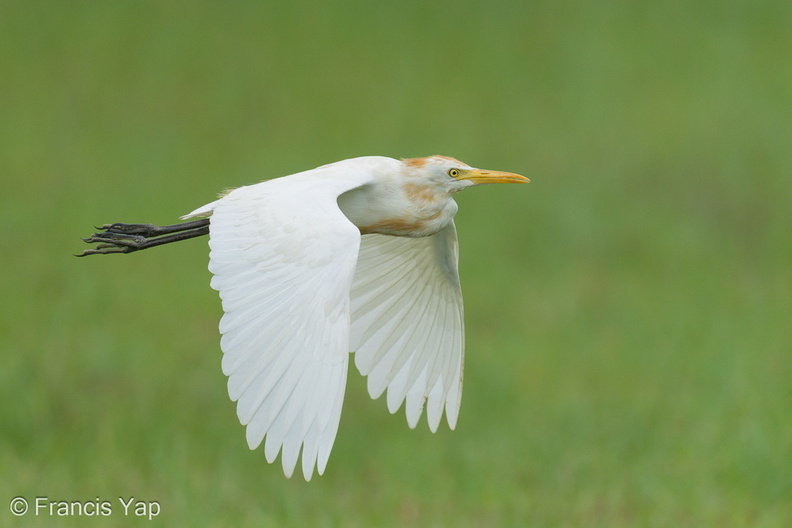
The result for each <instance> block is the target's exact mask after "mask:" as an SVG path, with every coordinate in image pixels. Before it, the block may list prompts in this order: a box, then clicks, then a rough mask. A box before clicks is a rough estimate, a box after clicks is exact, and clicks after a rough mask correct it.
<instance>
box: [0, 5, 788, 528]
mask: <svg viewBox="0 0 792 528" xmlns="http://www.w3.org/2000/svg"><path fill="white" fill-rule="evenodd" d="M790 27H792V3H790V2H789V1H788V0H778V1H772V0H768V1H754V0H733V1H729V2H722V1H701V2H688V1H681V0H680V1H674V0H672V1H668V2H640V1H637V0H633V1H628V0H611V1H605V2H586V1H582V0H578V1H575V0H570V1H567V2H554V1H551V0H539V1H534V2H515V1H508V2H507V1H500V0H486V1H483V0H482V1H464V2H460V1H453V2H452V1H445V2H432V3H426V2H418V1H403V2H363V1H352V0H342V1H338V2H299V1H298V2H253V1H238V2H237V1H235V2H208V1H201V2H187V1H121V0H104V1H102V2H89V1H71V2H54V1H53V2H44V1H9V0H3V1H0V177H1V178H2V183H3V186H2V187H3V190H2V193H0V202H1V203H0V221H1V223H2V226H3V234H2V236H0V261H1V262H2V274H1V275H0V287H1V288H2V290H1V292H0V293H1V294H2V295H1V296H0V354H1V356H0V357H1V358H2V366H3V367H2V369H0V401H2V404H0V405H2V409H0V472H2V475H1V476H2V479H1V480H0V503H2V504H1V505H0V506H2V511H0V524H2V525H4V526H24V527H31V526H51V525H56V526H85V525H86V523H87V524H88V525H107V526H110V525H114V526H124V525H129V526H140V525H143V523H148V521H146V520H141V519H138V518H135V517H128V518H125V517H124V516H123V510H122V508H121V507H120V505H118V504H114V506H113V515H111V516H110V517H105V518H100V519H97V520H95V521H93V520H92V521H90V522H89V521H87V520H86V518H85V517H82V518H80V517H72V518H57V517H56V518H53V517H49V516H44V515H39V516H36V515H34V513H32V512H31V513H28V514H27V515H26V516H23V517H19V518H17V517H14V516H12V515H11V513H10V512H9V509H8V503H9V501H10V500H11V499H12V498H13V497H15V496H17V495H21V496H24V497H26V498H28V499H29V500H33V498H34V497H35V496H42V497H47V498H48V499H50V500H69V501H71V500H81V501H93V500H94V499H96V498H98V499H99V500H111V501H113V502H114V503H115V502H116V501H117V497H119V496H121V497H124V498H128V497H130V496H134V497H136V498H137V499H140V500H145V501H149V500H156V501H159V503H160V504H161V513H160V516H159V517H158V518H157V519H156V520H155V521H153V522H151V523H148V524H145V525H147V526H175V525H182V526H186V525H192V526H422V527H423V526H477V527H482V526H493V527H500V526H570V527H588V526H592V527H593V526H602V527H613V526H616V527H619V526H675V527H679V526H689V527H702V526H717V527H731V526H734V527H745V526H762V527H764V526H779V527H781V526H785V527H786V526H790V525H792V471H790V465H791V464H792V366H791V365H792V361H790V355H791V353H792V324H790V323H792V321H791V320H790V319H791V318H792V317H791V316H792V240H791V238H792V237H791V236H790V235H791V234H792V229H790V226H791V225H792V185H790V175H791V174H792V142H791V141H790V139H792V95H791V94H792V90H790V86H792V53H791V52H790V50H792V31H790ZM435 153H438V154H445V155H450V156H455V157H458V158H460V159H462V160H464V161H466V162H467V163H469V164H471V165H474V166H480V167H485V168H491V169H500V170H508V171H512V172H518V173H522V174H525V175H526V176H529V177H530V178H532V180H533V183H532V184H531V185H530V186H524V187H519V188H517V187H506V186H504V187H503V188H498V187H497V186H495V187H486V188H480V189H474V190H471V191H467V192H465V193H462V194H461V195H459V198H458V201H459V203H460V213H459V214H458V216H457V225H458V227H459V232H460V244H461V274H462V280H463V287H464V290H465V299H466V320H467V358H466V373H465V390H464V395H463V404H462V411H461V415H460V420H459V425H458V428H457V430H456V431H454V432H450V431H448V429H447V427H445V426H442V427H441V431H439V432H438V433H437V434H435V435H433V434H431V433H430V432H429V431H428V427H426V424H425V421H422V423H421V424H420V425H419V427H418V429H417V430H415V431H411V430H409V429H408V427H407V425H406V420H405V419H404V416H403V412H400V413H399V414H397V415H395V416H392V415H390V414H388V412H387V410H386V407H385V403H384V401H382V400H377V401H371V400H370V399H369V397H368V396H367V394H366V391H365V380H364V379H363V378H361V377H360V376H359V374H358V373H357V372H356V371H355V370H351V371H350V380H349V387H348V391H347V397H346V402H345V408H344V413H343V415H342V419H341V427H340V431H339V435H338V438H337V440H336V443H335V448H334V452H333V454H332V456H331V458H330V463H329V466H328V469H327V472H326V474H325V475H324V476H323V477H321V478H315V479H314V480H313V481H312V482H310V483H305V482H303V481H302V480H301V479H300V478H299V477H295V478H292V479H291V480H287V479H285V478H284V477H283V475H282V472H281V469H280V467H279V465H274V466H270V465H268V464H267V463H266V462H265V460H264V455H263V452H262V451H261V450H259V451H255V452H251V451H249V450H248V449H247V446H246V443H245V438H244V430H243V428H242V427H241V426H240V425H239V424H238V422H237V419H236V416H235V411H234V405H233V404H232V403H231V402H230V401H228V398H227V394H226V389H225V378H224V376H223V375H222V373H221V371H220V350H219V345H218V343H219V337H218V334H217V322H218V319H219V317H220V313H221V311H220V303H219V300H218V299H217V296H216V293H215V292H214V291H212V290H211V289H210V288H209V285H208V281H209V273H208V271H207V269H206V264H207V260H208V258H207V253H208V251H207V247H206V242H205V241H190V242H185V243H183V244H179V245H178V246H172V247H166V248H161V249H157V250H155V251H151V252H145V253H138V254H134V255H129V256H119V257H95V258H90V259H76V258H74V257H72V256H71V255H72V254H73V253H76V252H79V251H81V250H82V249H83V244H82V242H81V241H80V240H79V237H81V236H87V235H89V234H90V233H91V232H92V228H91V227H92V226H93V225H98V224H101V223H104V222H116V221H121V222H146V221H148V222H154V223H159V224H167V223H173V222H174V221H176V220H177V217H178V216H179V215H181V214H184V213H186V212H189V211H191V210H192V209H193V208H195V207H196V206H199V205H201V204H204V203H206V202H208V201H211V200H212V199H213V198H214V196H215V193H216V192H218V191H220V190H222V189H223V188H226V187H234V186H239V185H243V184H247V183H252V182H256V181H259V180H261V179H267V178H271V177H275V176H280V175H284V174H290V173H293V172H297V171H299V170H303V169H308V168H311V167H314V166H317V165H320V164H324V163H328V162H332V161H336V160H339V159H344V158H349V157H354V156H360V155H370V154H378V155H387V156H393V157H413V156H424V155H429V154H435Z"/></svg>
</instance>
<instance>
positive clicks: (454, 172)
mask: <svg viewBox="0 0 792 528" xmlns="http://www.w3.org/2000/svg"><path fill="white" fill-rule="evenodd" d="M448 175H449V176H451V177H452V178H456V177H457V176H459V169H451V170H450V171H448Z"/></svg>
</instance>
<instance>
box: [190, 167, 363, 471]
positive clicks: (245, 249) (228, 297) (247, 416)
mask: <svg viewBox="0 0 792 528" xmlns="http://www.w3.org/2000/svg"><path fill="white" fill-rule="evenodd" d="M318 176H321V177H318ZM369 179H370V178H369V175H368V174H367V173H365V172H361V173H358V174H333V169H332V166H330V167H326V168H320V169H316V170H315V171H310V173H303V174H301V175H294V176H291V177H288V178H282V179H277V180H271V181H268V182H264V183H261V184H258V185H254V186H250V187H242V188H239V189H236V190H234V191H232V192H231V193H229V194H228V195H226V196H225V197H223V198H221V199H220V200H218V201H216V202H213V203H212V204H209V205H208V206H205V207H204V208H201V209H198V210H196V211H195V212H194V213H192V215H206V214H209V213H210V212H211V215H212V220H211V223H210V241H209V246H210V248H211V252H210V264H209V270H210V271H211V272H212V273H213V274H214V277H213V278H212V283H211V284H212V287H213V288H215V289H216V290H218V291H219V292H220V297H221V299H222V302H223V310H224V312H225V314H224V315H223V317H222V319H221V321H220V332H221V333H222V334H223V336H222V338H221V341H220V345H221V348H222V349H223V352H224V355H223V362H222V365H223V372H224V373H225V374H226V375H227V376H228V377H229V378H228V393H229V395H230V397H231V399H232V400H234V401H237V402H238V403H237V415H238V416H239V420H240V421H241V422H242V424H243V425H246V426H247V441H248V445H249V446H250V448H251V449H255V448H256V447H258V445H259V444H261V442H262V440H263V439H264V438H265V437H266V442H265V445H264V452H265V455H266V458H267V461H268V462H273V461H274V460H275V458H276V457H277V456H278V452H279V451H281V449H282V456H281V458H282V463H283V470H284V473H285V474H286V476H287V477H288V476H291V475H292V472H293V470H294V467H295V466H296V464H297V459H298V457H299V454H300V448H302V469H303V474H304V476H305V478H306V480H310V478H311V476H312V474H313V470H314V467H315V465H317V464H318V471H319V474H322V473H323V472H324V469H325V466H326V464H327V459H328V457H329V454H330V450H331V448H332V446H333V442H334V440H335V436H336V432H337V431H338V423H339V420H340V417H341V404H342V401H343V396H344V388H345V384H346V372H347V361H348V354H349V350H350V348H349V328H350V308H349V291H350V287H351V284H352V278H353V274H354V270H355V263H356V260H357V256H358V248H359V245H360V232H359V231H358V229H357V228H356V227H355V226H354V225H353V224H352V223H351V222H350V221H349V220H348V219H347V218H346V217H345V216H344V214H343V213H342V212H341V211H340V209H339V208H338V205H337V202H336V199H337V197H338V195H339V194H341V193H343V192H345V191H347V190H350V189H353V188H355V187H358V186H360V185H364V184H365V183H367V182H368V181H369ZM188 216H189V215H188Z"/></svg>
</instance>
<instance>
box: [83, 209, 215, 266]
mask: <svg viewBox="0 0 792 528" xmlns="http://www.w3.org/2000/svg"><path fill="white" fill-rule="evenodd" d="M97 229H104V231H103V232H101V233H94V234H93V235H91V236H90V237H88V238H83V241H85V242H88V243H89V244H98V245H97V246H96V247H95V248H93V249H86V250H85V251H83V252H82V253H80V254H79V255H75V256H77V257H85V256H86V255H109V254H111V253H132V252H133V251H140V250H142V249H149V248H152V247H155V246H161V245H163V244H170V243H171V242H178V241H179V240H186V239H188V238H194V237H198V236H203V235H208V234H209V219H208V218H202V219H201V220H194V221H192V222H185V223H183V224H175V225H169V226H155V225H153V224H105V225H103V226H102V227H99V228H97Z"/></svg>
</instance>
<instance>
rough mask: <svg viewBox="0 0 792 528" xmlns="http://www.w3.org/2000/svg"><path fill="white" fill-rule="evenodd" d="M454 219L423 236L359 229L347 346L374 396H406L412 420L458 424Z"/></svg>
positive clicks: (459, 333) (394, 401)
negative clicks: (361, 231) (363, 232)
mask: <svg viewBox="0 0 792 528" xmlns="http://www.w3.org/2000/svg"><path fill="white" fill-rule="evenodd" d="M458 255H459V252H458V247H457V238H456V228H455V227H454V224H453V222H452V223H451V224H449V225H448V227H446V228H445V229H443V230H442V231H440V232H439V233H437V234H435V235H432V236H428V237H424V238H402V237H391V236H384V235H365V236H363V238H362V242H361V247H360V256H359V257H358V265H357V269H356V272H355V279H354V283H353V285H352V350H354V351H355V352H356V353H355V364H356V365H357V367H358V369H359V370H360V372H361V373H362V374H363V375H367V376H368V389H369V394H371V397H372V398H378V397H379V396H380V395H381V394H382V393H383V392H384V391H385V389H386V388H387V390H388V396H387V401H388V409H389V410H390V412H391V413H395V412H396V411H397V410H398V409H399V407H400V406H401V403H402V401H405V400H406V411H407V423H408V424H409V425H410V427H413V428H414V427H415V426H416V424H417V423H418V419H419V418H420V416H421V412H422V411H423V407H424V404H425V403H426V404H427V419H428V422H429V428H430V429H431V430H432V431H433V432H434V431H436V430H437V427H438V425H439V423H440V418H441V417H442V414H443V407H445V411H446V419H447V420H448V425H449V426H450V427H451V428H452V429H453V428H454V427H455V426H456V421H457V416H458V414H459V404H460V399H461V395H462V361H463V356H464V323H463V314H462V292H461V289H460V286H459V275H458V272H457V262H458V259H459V258H458Z"/></svg>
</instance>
